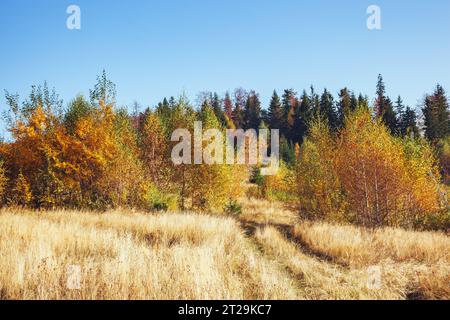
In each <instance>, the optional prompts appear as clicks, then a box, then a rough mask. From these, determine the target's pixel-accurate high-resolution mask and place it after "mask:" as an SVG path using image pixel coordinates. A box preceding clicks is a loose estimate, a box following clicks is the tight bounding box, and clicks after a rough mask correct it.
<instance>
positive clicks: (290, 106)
mask: <svg viewBox="0 0 450 320" xmlns="http://www.w3.org/2000/svg"><path fill="white" fill-rule="evenodd" d="M296 96H297V93H296V92H295V91H294V90H293V89H286V90H284V93H283V97H282V107H283V118H284V120H283V127H282V130H281V134H282V135H284V136H285V137H286V139H288V140H290V139H291V138H292V132H293V130H294V122H295V107H296V106H297V103H296V101H297V97H296Z"/></svg>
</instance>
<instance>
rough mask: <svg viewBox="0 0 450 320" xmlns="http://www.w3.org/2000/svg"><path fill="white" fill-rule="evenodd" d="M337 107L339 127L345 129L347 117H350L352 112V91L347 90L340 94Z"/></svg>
mask: <svg viewBox="0 0 450 320" xmlns="http://www.w3.org/2000/svg"><path fill="white" fill-rule="evenodd" d="M337 107H338V110H337V112H338V123H339V127H343V126H344V120H345V117H347V116H348V115H350V113H351V110H352V98H351V95H350V91H349V90H348V89H347V88H344V89H341V91H340V92H339V101H338V103H337Z"/></svg>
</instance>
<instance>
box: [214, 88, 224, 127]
mask: <svg viewBox="0 0 450 320" xmlns="http://www.w3.org/2000/svg"><path fill="white" fill-rule="evenodd" d="M211 106H212V109H213V111H214V115H215V116H216V118H217V120H219V122H220V124H221V125H222V126H226V124H227V121H226V119H225V113H224V112H223V109H222V101H221V99H220V97H219V95H218V94H217V93H216V92H214V94H213V95H212V98H211Z"/></svg>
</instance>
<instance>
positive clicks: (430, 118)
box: [422, 84, 450, 143]
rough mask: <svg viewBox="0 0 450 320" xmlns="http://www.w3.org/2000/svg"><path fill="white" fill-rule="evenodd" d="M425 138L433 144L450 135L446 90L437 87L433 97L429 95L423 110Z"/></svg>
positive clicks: (439, 86) (449, 116)
mask: <svg viewBox="0 0 450 320" xmlns="http://www.w3.org/2000/svg"><path fill="white" fill-rule="evenodd" d="M422 112H423V116H424V125H425V136H426V137H427V139H428V140H429V141H431V142H434V143H435V142H438V141H439V140H440V139H442V138H445V137H447V136H449V135H450V110H449V103H448V99H447V96H446V94H445V90H444V88H443V87H442V86H441V85H439V84H438V85H437V86H436V89H435V91H434V93H433V94H432V95H427V96H426V98H425V102H424V107H423V109H422Z"/></svg>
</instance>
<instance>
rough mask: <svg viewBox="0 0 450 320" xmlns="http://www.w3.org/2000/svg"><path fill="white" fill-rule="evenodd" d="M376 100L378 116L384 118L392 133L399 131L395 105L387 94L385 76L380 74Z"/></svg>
mask: <svg viewBox="0 0 450 320" xmlns="http://www.w3.org/2000/svg"><path fill="white" fill-rule="evenodd" d="M376 95H377V97H376V100H375V113H376V116H377V117H379V118H381V119H382V120H383V123H384V124H385V125H386V126H387V127H388V128H389V130H390V131H391V133H392V134H395V132H396V131H397V127H398V124H397V116H396V114H395V111H394V106H393V104H392V101H391V99H390V98H389V97H387V96H386V87H385V85H384V81H383V76H382V75H381V74H380V75H378V82H377V92H376Z"/></svg>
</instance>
